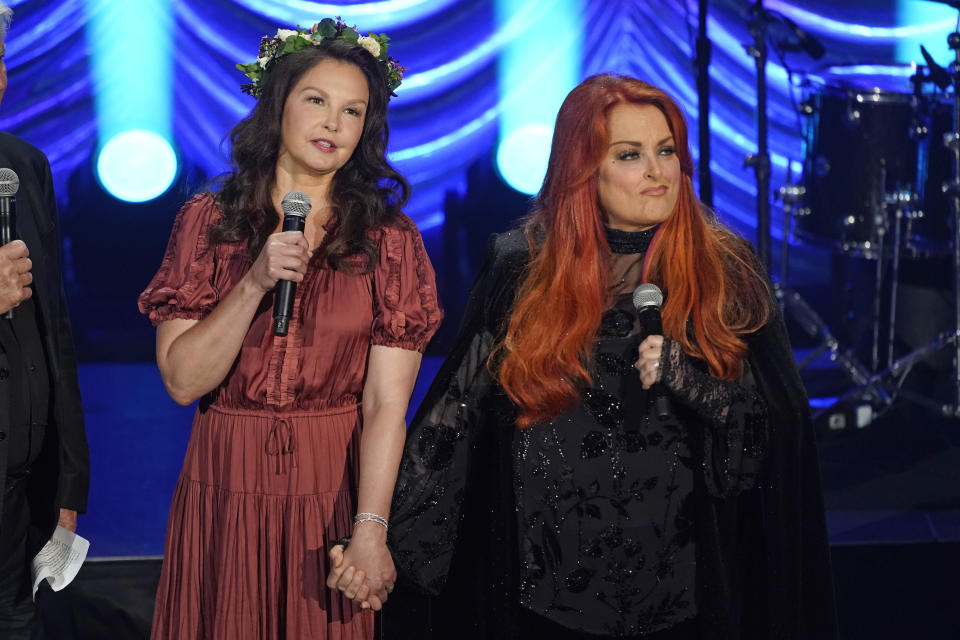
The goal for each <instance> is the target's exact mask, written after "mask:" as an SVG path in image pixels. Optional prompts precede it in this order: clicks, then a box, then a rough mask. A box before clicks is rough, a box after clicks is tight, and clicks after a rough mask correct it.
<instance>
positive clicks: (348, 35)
mask: <svg viewBox="0 0 960 640" xmlns="http://www.w3.org/2000/svg"><path fill="white" fill-rule="evenodd" d="M341 37H342V38H343V39H344V40H346V41H347V42H352V43H353V44H357V40H359V39H360V34H359V33H357V32H356V30H354V29H351V28H350V27H347V28H346V29H344V30H343V34H342V36H341Z"/></svg>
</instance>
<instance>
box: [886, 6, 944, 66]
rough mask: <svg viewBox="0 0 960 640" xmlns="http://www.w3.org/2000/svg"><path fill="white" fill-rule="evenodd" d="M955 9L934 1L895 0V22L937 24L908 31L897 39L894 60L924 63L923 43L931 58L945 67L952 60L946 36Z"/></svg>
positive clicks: (905, 25) (908, 24) (910, 24)
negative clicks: (921, 52) (908, 32)
mask: <svg viewBox="0 0 960 640" xmlns="http://www.w3.org/2000/svg"><path fill="white" fill-rule="evenodd" d="M956 20H957V10H956V9H953V8H952V7H948V6H946V5H942V4H936V3H933V2H921V1H920V0H897V22H898V23H899V24H900V25H901V26H904V27H910V26H914V25H938V27H939V28H936V29H930V30H928V31H924V32H922V33H916V34H911V35H909V36H907V37H903V38H899V39H898V40H897V41H896V60H897V62H903V63H909V62H916V63H918V64H924V60H923V56H922V55H921V54H920V45H924V46H925V47H926V48H927V50H928V51H929V52H930V54H931V55H932V56H933V59H934V61H936V62H938V63H939V64H941V65H942V66H944V67H946V66H948V65H949V64H950V61H951V60H953V51H951V50H950V47H949V46H947V36H948V35H949V34H950V33H952V32H953V31H954V27H955V26H956V24H955V23H956Z"/></svg>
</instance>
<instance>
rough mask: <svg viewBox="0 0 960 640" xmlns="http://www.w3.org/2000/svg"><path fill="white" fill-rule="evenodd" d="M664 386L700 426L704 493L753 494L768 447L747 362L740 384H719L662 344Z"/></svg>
mask: <svg viewBox="0 0 960 640" xmlns="http://www.w3.org/2000/svg"><path fill="white" fill-rule="evenodd" d="M660 365H661V368H662V378H661V379H662V381H663V383H664V384H665V385H666V386H667V388H668V389H670V391H671V393H672V395H673V397H674V398H675V399H676V400H677V401H678V402H680V403H681V404H682V405H684V406H685V407H687V408H688V409H690V410H692V411H693V412H694V413H695V414H696V415H697V416H699V417H700V418H701V419H702V420H703V422H704V424H705V427H706V428H705V429H704V432H703V460H702V467H703V474H704V480H705V482H706V486H707V490H708V491H709V492H710V493H711V494H713V495H715V496H717V497H721V498H724V497H729V496H732V495H736V494H738V493H740V492H741V491H744V490H746V489H749V488H751V487H752V486H753V485H754V483H755V481H756V477H757V474H758V472H759V470H760V467H761V464H762V462H763V458H764V454H765V451H766V443H767V407H766V403H765V402H764V400H763V397H762V395H761V394H760V391H759V389H758V388H757V384H756V381H755V380H754V377H753V372H752V371H751V369H750V365H749V363H748V362H744V363H743V372H742V373H741V375H740V378H739V380H736V381H726V380H718V379H717V378H714V377H713V376H711V375H710V374H709V373H708V372H707V371H706V368H705V366H704V363H703V362H702V361H699V360H696V359H694V358H691V357H689V356H688V355H687V354H685V353H684V352H683V349H682V348H681V345H680V343H679V342H676V341H674V340H670V339H669V338H665V339H664V343H663V355H662V356H661V358H660Z"/></svg>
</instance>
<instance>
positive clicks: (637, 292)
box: [633, 282, 663, 311]
mask: <svg viewBox="0 0 960 640" xmlns="http://www.w3.org/2000/svg"><path fill="white" fill-rule="evenodd" d="M662 305H663V292H662V291H660V287H658V286H657V285H655V284H653V283H652V282H644V283H643V284H642V285H640V286H639V287H637V288H636V289H634V290H633V307H634V309H636V310H637V311H640V310H641V309H646V308H647V307H657V308H658V309H659V308H660V307H661V306H662Z"/></svg>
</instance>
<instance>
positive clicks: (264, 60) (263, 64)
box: [257, 56, 271, 69]
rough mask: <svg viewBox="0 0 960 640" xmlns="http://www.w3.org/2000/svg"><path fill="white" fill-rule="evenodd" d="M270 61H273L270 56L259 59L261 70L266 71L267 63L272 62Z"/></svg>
mask: <svg viewBox="0 0 960 640" xmlns="http://www.w3.org/2000/svg"><path fill="white" fill-rule="evenodd" d="M270 59H271V58H270V56H264V57H262V58H257V62H259V63H260V68H261V69H266V68H267V63H268V62H270Z"/></svg>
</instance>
